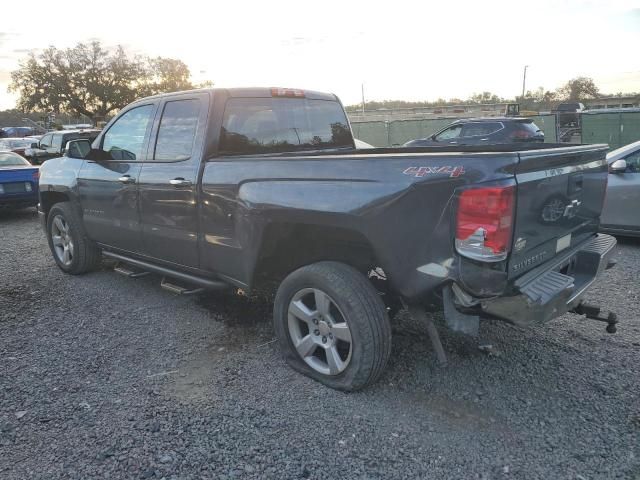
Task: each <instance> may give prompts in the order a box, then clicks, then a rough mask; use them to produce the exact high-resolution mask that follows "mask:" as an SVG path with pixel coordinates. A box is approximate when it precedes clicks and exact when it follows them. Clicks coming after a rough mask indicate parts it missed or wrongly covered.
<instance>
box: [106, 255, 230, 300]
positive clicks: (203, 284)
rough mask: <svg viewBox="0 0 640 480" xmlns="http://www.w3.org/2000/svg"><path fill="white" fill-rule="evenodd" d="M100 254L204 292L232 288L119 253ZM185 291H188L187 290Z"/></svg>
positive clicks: (220, 281) (221, 282)
mask: <svg viewBox="0 0 640 480" xmlns="http://www.w3.org/2000/svg"><path fill="white" fill-rule="evenodd" d="M102 254H103V255H104V256H105V257H107V258H113V259H114V260H118V261H119V262H122V263H125V264H127V266H131V267H135V268H138V269H140V270H141V271H142V272H144V273H157V274H160V275H162V276H163V277H169V278H174V279H176V280H177V281H179V282H184V283H187V284H192V285H196V286H197V287H199V288H202V289H204V290H227V289H231V288H233V287H232V285H231V284H229V283H227V282H224V281H222V280H218V279H209V278H203V277H199V276H196V275H192V274H190V273H185V272H181V271H177V270H172V269H171V268H167V267H162V266H160V265H156V264H154V263H150V262H147V261H144V260H138V259H137V258H130V257H126V256H124V255H120V254H119V253H114V252H109V251H106V250H105V251H103V252H102ZM124 270H128V271H132V270H130V269H129V268H125V269H124ZM142 272H140V273H142ZM118 273H120V272H118ZM135 273H136V272H134V274H135ZM185 290H187V291H190V290H189V289H185Z"/></svg>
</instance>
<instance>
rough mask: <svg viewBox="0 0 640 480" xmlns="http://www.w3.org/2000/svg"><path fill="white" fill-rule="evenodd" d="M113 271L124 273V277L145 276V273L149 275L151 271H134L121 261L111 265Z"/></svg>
mask: <svg viewBox="0 0 640 480" xmlns="http://www.w3.org/2000/svg"><path fill="white" fill-rule="evenodd" d="M113 271H114V272H116V273H119V274H120V275H124V276H125V277H129V278H140V277H146V276H147V275H149V274H150V273H151V272H146V271H144V270H140V271H137V272H136V271H135V270H131V269H129V268H127V265H125V264H122V263H118V264H117V265H116V266H115V267H113Z"/></svg>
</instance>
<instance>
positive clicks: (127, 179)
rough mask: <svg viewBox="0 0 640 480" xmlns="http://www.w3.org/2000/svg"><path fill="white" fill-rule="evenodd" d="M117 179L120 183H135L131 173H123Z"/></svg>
mask: <svg viewBox="0 0 640 480" xmlns="http://www.w3.org/2000/svg"><path fill="white" fill-rule="evenodd" d="M118 181H119V182H120V183H136V179H135V178H133V177H132V176H131V175H123V176H121V177H120V178H118Z"/></svg>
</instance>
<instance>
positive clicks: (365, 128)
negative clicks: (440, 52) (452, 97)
mask: <svg viewBox="0 0 640 480" xmlns="http://www.w3.org/2000/svg"><path fill="white" fill-rule="evenodd" d="M531 118H532V119H533V120H534V121H535V122H536V124H537V125H538V126H539V127H540V129H541V130H542V131H544V135H545V141H547V142H555V141H556V117H555V115H538V116H535V117H531ZM453 121H454V119H452V118H428V119H427V118H424V119H417V120H392V121H388V122H385V121H379V122H358V121H354V120H353V119H352V120H351V122H352V123H351V126H352V128H353V132H354V134H355V136H356V138H358V139H360V140H363V141H365V142H367V143H370V144H371V145H373V146H375V147H391V146H397V145H402V144H403V143H405V142H407V141H409V140H414V139H416V138H424V137H428V136H429V135H432V134H434V133H436V132H437V131H438V130H441V129H442V128H444V127H446V126H447V125H449V124H450V123H451V122H453Z"/></svg>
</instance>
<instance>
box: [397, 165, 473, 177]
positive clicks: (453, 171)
mask: <svg viewBox="0 0 640 480" xmlns="http://www.w3.org/2000/svg"><path fill="white" fill-rule="evenodd" d="M402 173H404V174H405V175H411V176H412V177H424V176H425V175H429V174H434V173H446V174H448V175H449V176H450V177H459V176H460V175H464V167H461V166H458V167H450V166H445V167H409V168H407V169H406V170H405V171H404V172H402Z"/></svg>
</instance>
